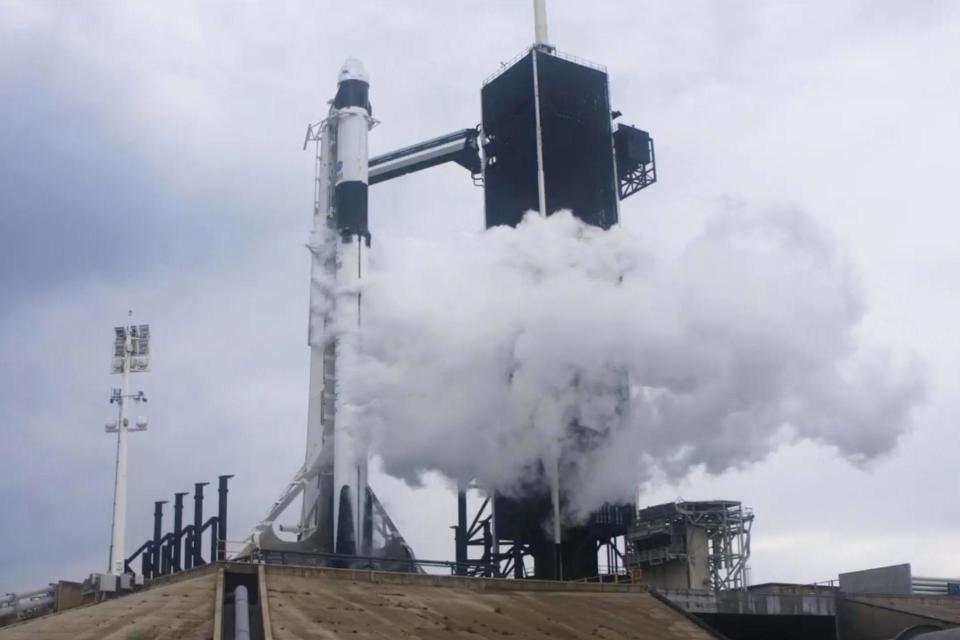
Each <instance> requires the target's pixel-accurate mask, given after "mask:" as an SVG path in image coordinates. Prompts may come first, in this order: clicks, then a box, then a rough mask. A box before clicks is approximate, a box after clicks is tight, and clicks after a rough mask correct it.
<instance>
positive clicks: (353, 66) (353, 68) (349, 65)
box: [337, 58, 370, 84]
mask: <svg viewBox="0 0 960 640" xmlns="http://www.w3.org/2000/svg"><path fill="white" fill-rule="evenodd" d="M345 80H360V81H361V82H366V83H369V82H370V76H368V75H367V70H366V69H364V68H363V63H362V62H360V61H359V60H357V59H356V58H347V60H346V61H345V62H344V63H343V66H342V67H340V73H339V74H338V75H337V83H338V84H339V83H341V82H343V81H345Z"/></svg>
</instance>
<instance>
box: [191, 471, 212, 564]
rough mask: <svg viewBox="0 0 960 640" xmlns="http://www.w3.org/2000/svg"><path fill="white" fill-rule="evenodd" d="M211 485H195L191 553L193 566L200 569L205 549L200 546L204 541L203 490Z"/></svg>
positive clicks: (201, 483) (199, 483)
mask: <svg viewBox="0 0 960 640" xmlns="http://www.w3.org/2000/svg"><path fill="white" fill-rule="evenodd" d="M208 484H210V483H209V482H195V483H194V484H193V536H191V540H192V544H191V545H190V546H191V549H190V551H191V553H192V554H193V566H195V567H199V566H200V565H202V564H204V562H203V549H201V547H200V544H201V542H202V541H203V488H204V487H205V486H207V485H208Z"/></svg>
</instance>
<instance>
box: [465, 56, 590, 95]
mask: <svg viewBox="0 0 960 640" xmlns="http://www.w3.org/2000/svg"><path fill="white" fill-rule="evenodd" d="M535 48H536V47H527V48H526V49H524V50H523V51H521V52H520V53H518V54H517V55H515V56H513V57H512V58H510V59H509V60H507V61H506V62H501V63H500V68H499V69H497V70H496V71H494V72H493V73H491V74H490V75H489V76H487V77H486V78H484V80H483V84H482V85H481V86H484V87H485V86H487V85H488V84H490V83H491V82H493V81H494V80H496V79H497V78H499V77H500V76H501V75H503V72H504V71H506V70H507V69H509V68H510V67H512V66H513V65H515V64H516V63H517V62H519V61H520V60H522V59H523V58H525V57H526V56H527V54H529V53H530V52H531V51H533V50H534V49H535ZM537 50H538V51H540V52H541V53H544V54H546V55H550V56H554V57H556V58H560V59H561V60H566V61H567V62H573V63H574V64H579V65H580V66H583V67H589V68H591V69H595V70H597V71H602V72H603V73H606V72H607V68H606V67H605V66H603V65H602V64H599V63H597V62H591V61H590V60H587V59H586V58H580V57H577V56H575V55H571V54H569V53H564V52H562V51H557V50H556V49H554V50H553V51H550V52H547V51H544V50H543V49H537Z"/></svg>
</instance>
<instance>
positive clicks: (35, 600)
mask: <svg viewBox="0 0 960 640" xmlns="http://www.w3.org/2000/svg"><path fill="white" fill-rule="evenodd" d="M44 594H46V595H44ZM53 601H54V597H53V595H52V594H51V592H50V590H49V589H42V590H40V591H32V592H30V593H18V594H15V595H13V596H11V597H10V599H8V600H6V601H5V602H3V603H0V617H2V616H8V615H11V614H15V613H17V614H18V613H20V612H21V611H23V610H24V609H26V610H33V609H39V608H41V607H52V606H53Z"/></svg>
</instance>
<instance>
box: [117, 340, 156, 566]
mask: <svg viewBox="0 0 960 640" xmlns="http://www.w3.org/2000/svg"><path fill="white" fill-rule="evenodd" d="M114 335H115V338H114V342H113V363H112V365H113V366H112V373H114V374H120V388H119V389H118V388H114V389H113V391H112V392H111V394H110V404H115V405H117V420H116V422H108V423H107V425H106V431H107V433H116V434H117V461H116V475H115V477H114V484H113V522H112V524H111V526H110V567H109V568H108V570H107V572H108V573H110V574H113V575H116V576H119V575H121V574H123V573H124V569H125V567H124V564H125V561H126V556H125V555H124V554H125V551H124V537H125V535H126V524H127V433H128V432H131V431H146V430H147V419H146V418H143V417H138V418H137V421H136V424H135V425H134V426H131V425H130V419H129V417H128V416H127V401H128V400H132V401H133V402H136V403H140V402H146V401H147V397H146V396H145V395H144V393H143V391H137V392H136V393H130V392H129V386H130V374H131V373H140V372H142V371H148V370H149V367H150V325H148V324H141V325H129V326H124V327H115V328H114Z"/></svg>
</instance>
